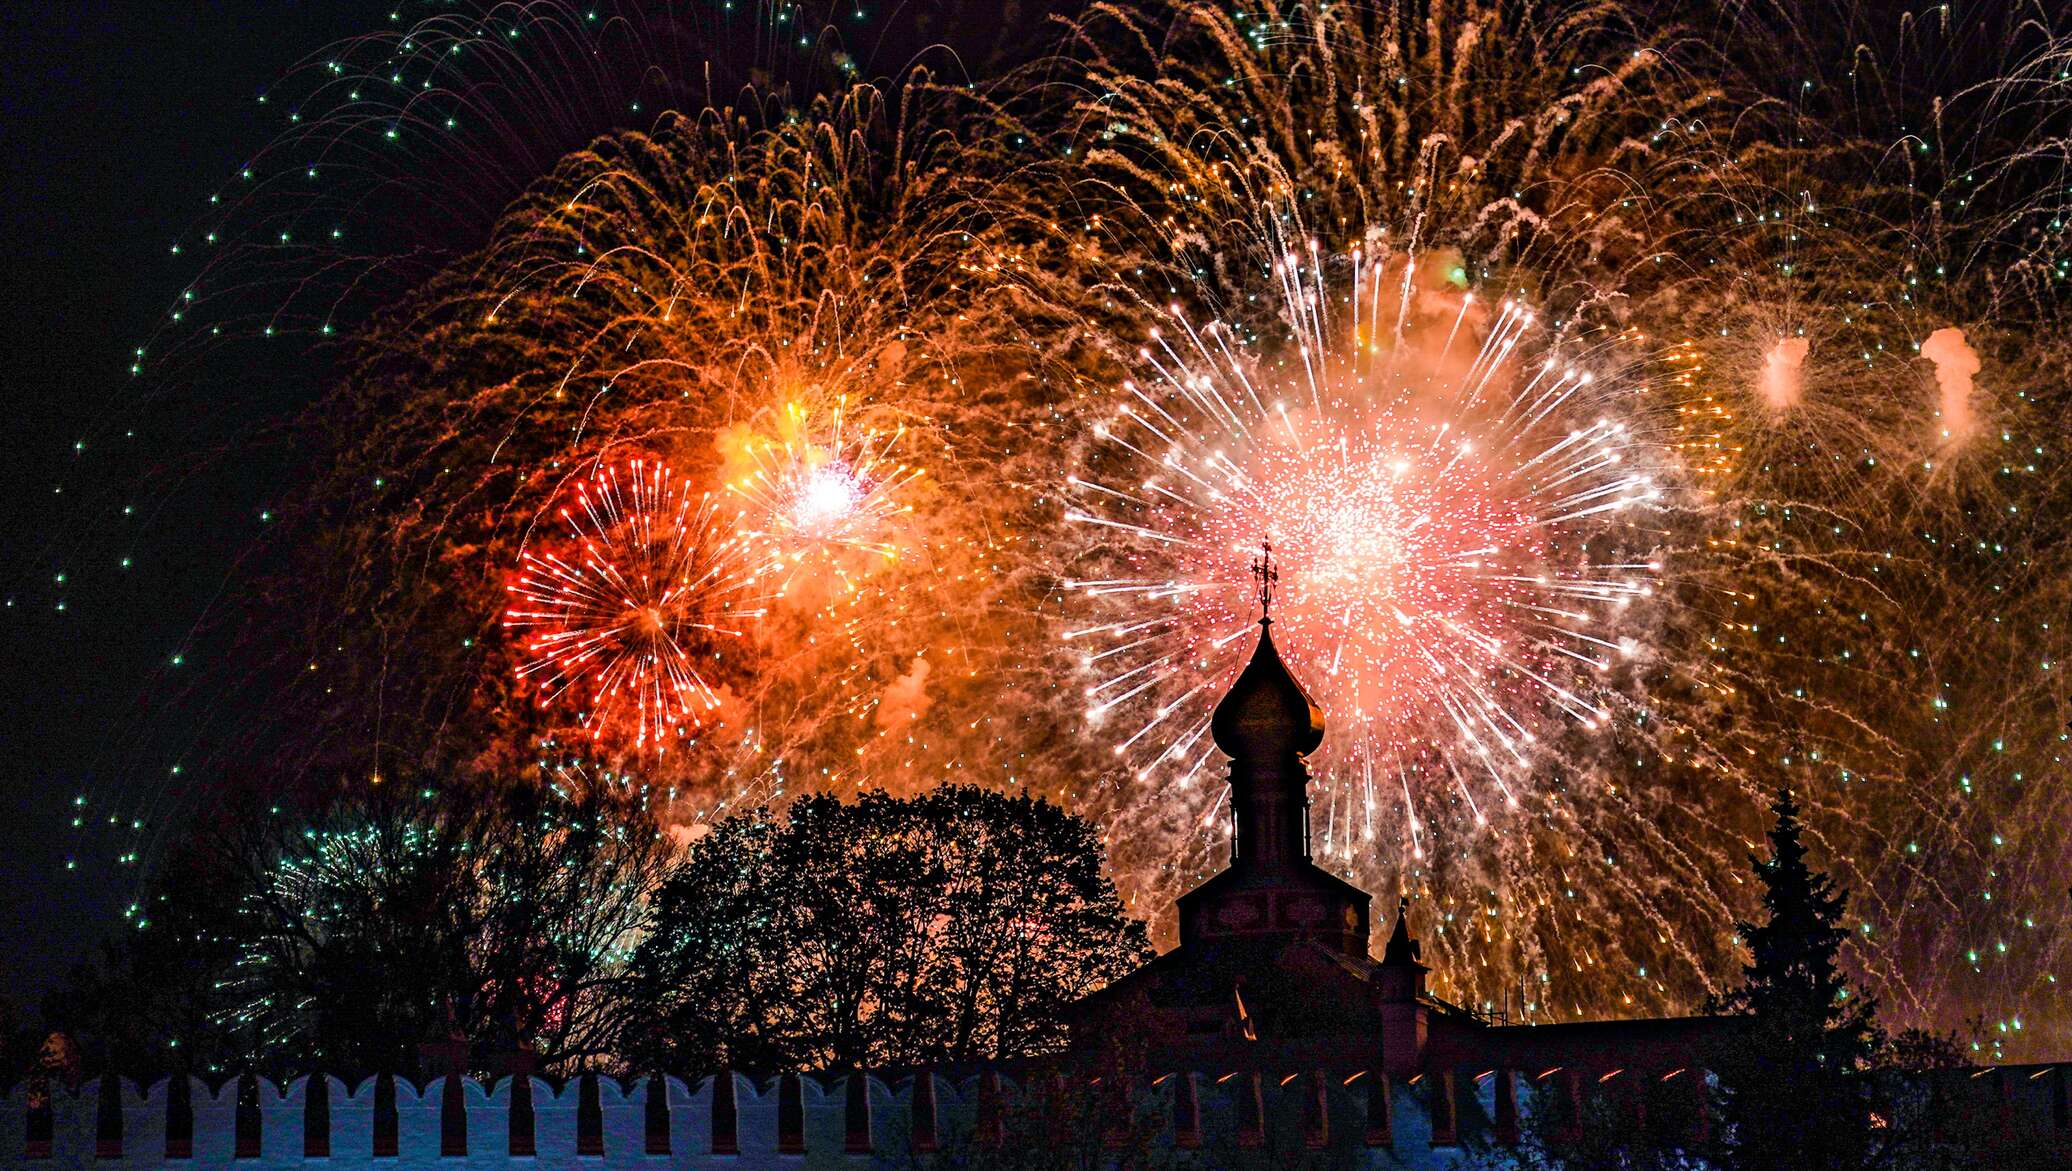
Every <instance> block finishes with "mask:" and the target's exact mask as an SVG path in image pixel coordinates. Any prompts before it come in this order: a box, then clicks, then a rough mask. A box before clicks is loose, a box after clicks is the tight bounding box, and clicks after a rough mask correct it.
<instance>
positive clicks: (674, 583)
mask: <svg viewBox="0 0 2072 1171" xmlns="http://www.w3.org/2000/svg"><path fill="white" fill-rule="evenodd" d="M558 516H559V517H560V519H561V520H562V521H563V522H564V523H565V524H566V525H567V526H568V536H567V539H566V540H565V541H563V542H558V543H555V542H543V543H542V545H543V547H541V548H530V547H529V548H527V549H526V550H525V551H524V553H523V554H521V558H520V568H519V575H518V580H517V582H516V583H514V584H513V585H511V586H510V587H509V590H510V593H511V596H512V599H513V600H512V603H511V607H510V609H509V610H507V611H506V612H505V615H504V625H505V626H506V627H507V628H509V629H512V630H517V631H523V632H525V633H524V635H523V637H524V649H525V653H526V655H527V658H526V661H525V662H524V663H522V664H521V665H520V666H519V667H518V674H519V677H520V678H522V679H525V680H527V681H528V682H530V683H532V684H533V685H534V686H535V688H536V689H537V693H538V696H539V702H540V703H541V705H542V706H546V707H554V706H570V705H574V706H576V707H577V710H578V714H577V719H578V721H579V722H580V723H581V724H582V726H583V728H584V729H585V730H586V731H587V732H588V733H589V735H590V737H591V738H592V739H593V740H597V741H603V740H607V739H611V740H615V741H630V742H631V743H632V744H633V745H634V746H635V747H636V748H649V749H653V750H654V751H657V752H660V751H663V750H664V749H666V747H667V744H668V740H669V739H670V738H671V737H672V736H675V735H679V734H681V733H682V732H683V731H684V730H685V728H686V727H691V728H695V727H697V726H698V725H700V724H703V723H705V722H707V721H708V720H709V719H711V718H712V717H713V715H714V714H715V713H716V712H717V711H718V709H719V707H720V694H719V692H718V690H717V689H716V688H715V687H714V685H713V684H712V682H710V681H709V680H708V678H707V672H706V670H705V669H704V668H703V662H704V660H705V659H706V658H707V656H709V655H713V654H716V653H717V649H716V648H717V646H718V645H720V644H722V643H724V641H725V640H728V639H738V638H740V637H741V636H742V634H743V632H744V626H745V625H746V624H747V623H748V622H751V621H753V620H754V619H755V618H757V617H759V616H761V614H762V613H763V610H762V608H761V607H760V603H759V601H758V595H757V588H758V581H759V578H760V577H761V576H762V572H763V567H762V566H761V565H760V564H759V563H758V562H757V560H756V559H755V557H754V556H753V554H752V553H751V552H750V551H749V549H748V547H747V544H746V543H745V542H744V541H743V540H742V539H741V538H739V537H737V536H735V535H734V534H733V533H732V532H731V531H730V530H729V528H728V527H727V525H726V522H725V518H723V517H721V516H720V515H719V514H718V513H717V511H716V510H715V509H714V507H713V504H712V501H711V499H710V497H708V496H704V495H701V494H699V493H698V492H696V491H694V490H693V489H692V488H691V487H690V486H689V485H687V484H686V483H684V482H683V481H681V480H679V479H677V478H676V477H675V476H674V475H672V474H671V472H670V471H669V469H668V468H667V467H666V466H664V465H663V464H661V463H660V462H658V461H654V460H642V459H634V460H631V461H628V462H627V463H625V464H623V465H617V466H612V467H607V468H605V469H603V470H602V471H601V472H599V473H598V475H597V476H596V477H595V478H594V479H592V480H590V481H588V482H585V483H583V484H580V485H578V486H577V488H576V490H575V500H574V502H573V503H572V504H571V505H568V506H565V507H563V508H561V509H560V510H559V513H558Z"/></svg>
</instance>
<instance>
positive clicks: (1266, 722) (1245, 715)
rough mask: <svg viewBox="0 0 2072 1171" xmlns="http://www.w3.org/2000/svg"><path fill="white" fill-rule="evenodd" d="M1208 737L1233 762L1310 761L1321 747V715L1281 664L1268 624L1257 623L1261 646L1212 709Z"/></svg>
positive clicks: (1321, 711)
mask: <svg viewBox="0 0 2072 1171" xmlns="http://www.w3.org/2000/svg"><path fill="white" fill-rule="evenodd" d="M1209 734H1210V735H1211V736H1212V737H1214V738H1215V741H1216V747H1218V748H1220V749H1222V750H1223V754H1224V755H1225V756H1228V757H1231V758H1232V759H1235V760H1266V761H1271V760H1280V759H1283V758H1285V757H1288V756H1308V755H1309V754H1310V753H1312V752H1315V751H1316V749H1317V745H1319V744H1321V743H1323V742H1324V711H1323V709H1322V708H1320V707H1318V706H1317V705H1316V704H1315V703H1313V702H1311V700H1310V698H1309V693H1308V692H1306V691H1304V690H1302V685H1301V684H1300V683H1297V682H1295V677H1294V676H1293V675H1290V674H1289V673H1288V667H1287V664H1285V663H1283V662H1281V656H1280V652H1279V651H1276V650H1275V649H1274V646H1273V627H1272V623H1271V622H1268V621H1262V622H1260V623H1259V646H1258V647H1257V649H1255V650H1253V652H1252V661H1251V662H1249V663H1247V664H1245V669H1244V670H1243V671H1241V672H1239V673H1238V677H1237V682H1235V683H1233V684H1231V685H1230V692H1229V694H1227V695H1225V696H1224V697H1223V701H1222V702H1221V703H1218V704H1217V705H1216V713H1215V715H1213V716H1211V717H1210V718H1209Z"/></svg>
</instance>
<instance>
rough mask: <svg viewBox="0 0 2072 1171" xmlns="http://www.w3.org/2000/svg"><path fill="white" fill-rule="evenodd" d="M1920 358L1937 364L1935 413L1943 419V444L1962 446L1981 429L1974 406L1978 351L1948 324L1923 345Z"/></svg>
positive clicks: (1978, 367) (1960, 332)
mask: <svg viewBox="0 0 2072 1171" xmlns="http://www.w3.org/2000/svg"><path fill="white" fill-rule="evenodd" d="M1921 356H1922V357H1924V358H1926V359H1928V360H1929V361H1930V362H1933V363H1935V386H1936V391H1937V394H1936V414H1937V415H1938V416H1940V417H1941V419H1942V441H1943V442H1944V443H1962V442H1963V441H1964V440H1966V439H1969V438H1970V437H1971V435H1972V433H1973V432H1975V431H1977V430H1978V415H1977V412H1975V411H1974V410H1973V409H1972V405H1971V396H1972V391H1973V390H1974V389H1975V385H1974V383H1973V382H1972V376H1973V375H1975V374H1977V373H1978V372H1979V369H1980V365H1981V364H1980V362H1979V358H1978V351H1977V350H1974V349H1972V348H1971V343H1969V342H1967V341H1965V340H1964V331H1963V330H1961V329H1958V328H1957V327H1956V326H1954V325H1946V326H1944V327H1943V328H1941V329H1938V330H1936V331H1935V332H1934V333H1931V334H1929V335H1928V340H1927V341H1925V342H1922V343H1921Z"/></svg>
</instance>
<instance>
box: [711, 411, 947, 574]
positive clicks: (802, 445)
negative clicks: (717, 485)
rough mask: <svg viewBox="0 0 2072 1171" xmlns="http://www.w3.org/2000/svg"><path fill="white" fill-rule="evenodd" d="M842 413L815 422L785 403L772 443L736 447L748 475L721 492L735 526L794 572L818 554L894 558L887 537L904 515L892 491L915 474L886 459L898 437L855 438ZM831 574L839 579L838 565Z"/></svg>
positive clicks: (898, 432) (753, 441)
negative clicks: (739, 518) (736, 517)
mask: <svg viewBox="0 0 2072 1171" xmlns="http://www.w3.org/2000/svg"><path fill="white" fill-rule="evenodd" d="M846 407H847V403H845V402H841V401H837V402H836V404H835V405H834V407H833V409H832V410H830V411H828V412H826V416H825V418H816V417H815V412H813V411H811V410H809V409H808V408H806V407H805V406H803V405H801V404H799V403H797V402H791V403H786V404H785V406H784V410H783V412H782V413H781V418H780V420H779V427H778V434H777V436H775V437H774V438H766V439H764V438H755V437H751V438H750V439H748V440H747V441H746V442H745V443H743V444H742V445H741V448H742V451H743V454H744V457H745V458H746V460H747V461H748V462H749V463H750V465H751V467H750V470H748V471H747V472H746V473H745V474H743V475H741V476H738V477H736V478H735V479H734V480H732V481H730V482H729V483H728V485H727V488H728V490H729V491H730V492H732V493H733V494H734V495H735V496H737V497H738V498H739V499H740V501H741V503H742V508H743V513H744V518H743V524H744V525H746V526H747V527H748V528H749V530H750V531H752V532H753V533H754V534H755V536H756V537H757V538H758V539H759V540H761V541H763V542H766V543H767V544H768V546H769V548H770V550H771V553H772V555H773V556H776V557H779V558H782V559H783V560H784V561H785V562H786V563H787V564H788V565H790V566H792V567H794V568H795V567H797V566H798V565H799V564H800V563H802V562H804V561H805V560H806V559H807V558H808V557H809V556H810V555H811V554H813V553H815V552H819V551H829V550H835V551H839V550H847V549H854V550H860V551H862V552H865V553H870V554H874V555H876V556H877V557H879V558H882V559H886V560H890V559H892V558H894V557H896V556H898V546H897V545H896V544H895V543H894V542H893V541H892V539H891V534H890V532H889V529H890V526H891V525H892V523H893V522H894V520H895V518H897V517H898V516H899V515H901V514H902V513H905V512H909V511H911V507H912V506H911V505H909V504H906V503H904V502H903V501H902V500H901V497H900V490H901V489H902V488H905V487H906V486H907V485H908V484H910V483H912V482H913V481H914V480H915V479H916V478H918V477H919V476H920V475H921V470H920V469H919V468H915V467H910V466H907V465H905V464H902V463H899V462H898V461H897V460H896V459H895V458H894V456H893V454H892V453H893V452H894V450H895V449H896V448H897V446H898V444H899V441H900V439H901V438H902V437H903V436H904V435H905V431H904V429H902V428H894V429H893V430H892V431H890V432H881V431H877V430H865V431H863V432H861V433H858V432H857V431H856V430H855V429H853V428H851V427H849V426H848V425H847V423H848V420H847V412H846ZM833 568H834V570H835V572H837V573H844V572H845V570H844V568H843V567H842V566H841V565H840V564H839V563H838V564H836V565H835V566H834V567H833Z"/></svg>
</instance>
